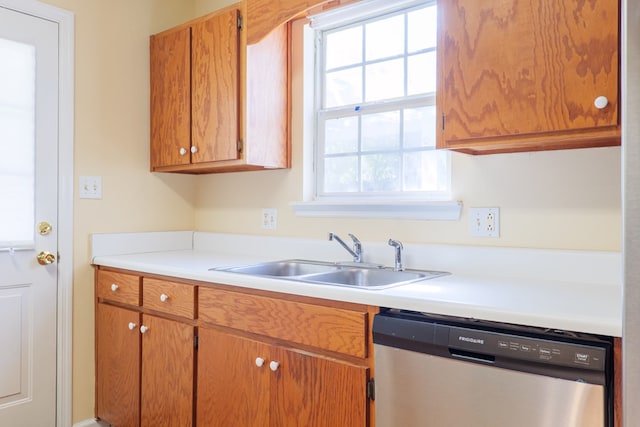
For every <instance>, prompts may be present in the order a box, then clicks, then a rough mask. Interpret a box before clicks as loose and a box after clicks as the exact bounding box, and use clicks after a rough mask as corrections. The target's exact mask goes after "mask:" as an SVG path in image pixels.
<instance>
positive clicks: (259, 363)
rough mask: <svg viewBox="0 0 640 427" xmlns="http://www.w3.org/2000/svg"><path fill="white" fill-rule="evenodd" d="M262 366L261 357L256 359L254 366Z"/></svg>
mask: <svg viewBox="0 0 640 427" xmlns="http://www.w3.org/2000/svg"><path fill="white" fill-rule="evenodd" d="M262 365H264V359H263V358H262V357H256V366H257V367H258V368H261V367H262Z"/></svg>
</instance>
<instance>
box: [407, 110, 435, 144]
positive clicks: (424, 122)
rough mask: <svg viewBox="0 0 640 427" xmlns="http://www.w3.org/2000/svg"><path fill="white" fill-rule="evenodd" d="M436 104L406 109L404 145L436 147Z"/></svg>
mask: <svg viewBox="0 0 640 427" xmlns="http://www.w3.org/2000/svg"><path fill="white" fill-rule="evenodd" d="M435 139H436V106H435V105H430V106H428V107H420V108H407V109H405V110H404V147H405V148H416V147H435V145H436V141H435Z"/></svg>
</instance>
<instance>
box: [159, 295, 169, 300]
mask: <svg viewBox="0 0 640 427" xmlns="http://www.w3.org/2000/svg"><path fill="white" fill-rule="evenodd" d="M168 299H169V295H167V294H162V295H160V301H162V302H167V300H168Z"/></svg>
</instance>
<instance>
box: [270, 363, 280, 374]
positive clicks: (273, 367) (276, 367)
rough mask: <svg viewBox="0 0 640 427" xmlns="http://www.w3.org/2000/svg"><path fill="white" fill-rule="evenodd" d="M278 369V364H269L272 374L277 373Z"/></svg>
mask: <svg viewBox="0 0 640 427" xmlns="http://www.w3.org/2000/svg"><path fill="white" fill-rule="evenodd" d="M279 367H280V363H278V362H276V361H275V360H274V361H272V362H270V363H269V369H271V370H272V371H273V372H275V371H277V370H278V368H279Z"/></svg>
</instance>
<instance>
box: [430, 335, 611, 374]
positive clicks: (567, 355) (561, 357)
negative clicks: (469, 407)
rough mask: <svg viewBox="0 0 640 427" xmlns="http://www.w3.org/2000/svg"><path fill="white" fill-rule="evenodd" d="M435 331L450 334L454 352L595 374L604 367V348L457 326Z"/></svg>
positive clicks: (450, 344) (450, 342)
mask: <svg viewBox="0 0 640 427" xmlns="http://www.w3.org/2000/svg"><path fill="white" fill-rule="evenodd" d="M436 329H437V330H438V329H441V330H442V329H444V330H443V332H444V333H447V332H448V334H449V347H450V348H452V349H460V350H467V351H470V352H477V353H481V354H491V355H494V356H503V357H508V358H513V359H518V360H528V361H535V362H539V363H552V364H554V365H561V366H579V367H580V368H583V369H590V370H596V371H599V370H602V369H604V366H605V358H606V349H604V348H598V347H593V346H587V345H581V344H576V343H569V342H560V341H556V340H546V339H542V338H529V337H523V336H518V335H510V334H508V333H502V332H490V331H484V330H476V329H468V328H461V327H455V326H443V325H437V326H436ZM437 333H438V331H436V334H437Z"/></svg>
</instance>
